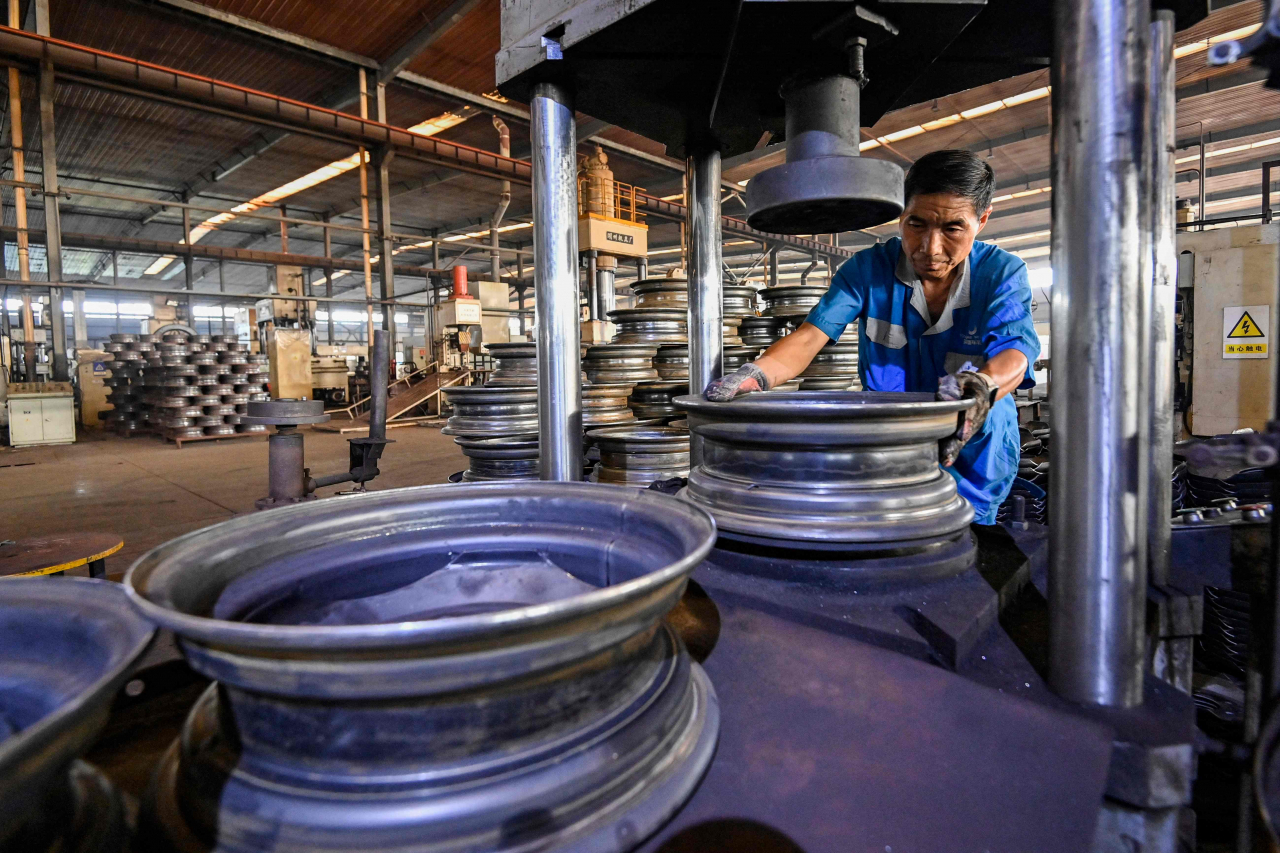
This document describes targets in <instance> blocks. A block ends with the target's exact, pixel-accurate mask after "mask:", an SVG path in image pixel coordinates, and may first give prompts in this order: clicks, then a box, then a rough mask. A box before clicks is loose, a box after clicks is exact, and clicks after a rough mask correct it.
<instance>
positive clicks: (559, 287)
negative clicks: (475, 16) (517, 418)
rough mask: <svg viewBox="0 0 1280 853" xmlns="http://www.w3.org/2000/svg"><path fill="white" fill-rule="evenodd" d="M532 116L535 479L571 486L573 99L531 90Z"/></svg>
mask: <svg viewBox="0 0 1280 853" xmlns="http://www.w3.org/2000/svg"><path fill="white" fill-rule="evenodd" d="M529 113H530V140H531V143H532V147H533V158H532V159H533V221H534V228H533V238H534V289H533V295H534V305H535V308H536V311H537V315H536V316H537V324H538V325H537V352H538V444H539V448H540V459H541V471H540V476H541V478H542V479H543V480H565V481H575V480H581V479H582V379H581V371H582V365H581V355H580V352H579V349H578V346H579V344H578V342H579V326H578V317H579V313H578V182H577V171H578V164H577V157H576V151H577V138H576V137H577V127H576V125H575V124H574V116H573V101H572V97H571V95H570V93H569V91H568V90H567V89H566V88H564V87H563V86H560V85H557V84H555V83H539V84H537V85H535V86H534V89H533V100H532V103H530V105H529Z"/></svg>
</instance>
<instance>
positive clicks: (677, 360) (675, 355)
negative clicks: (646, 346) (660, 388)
mask: <svg viewBox="0 0 1280 853" xmlns="http://www.w3.org/2000/svg"><path fill="white" fill-rule="evenodd" d="M653 367H654V369H655V370H657V371H658V376H659V378H661V379H663V380H665V381H668V382H671V381H674V380H677V379H683V380H684V381H685V382H686V383H688V381H689V345H688V344H666V345H664V346H660V347H658V351H657V353H656V354H655V355H654V357H653Z"/></svg>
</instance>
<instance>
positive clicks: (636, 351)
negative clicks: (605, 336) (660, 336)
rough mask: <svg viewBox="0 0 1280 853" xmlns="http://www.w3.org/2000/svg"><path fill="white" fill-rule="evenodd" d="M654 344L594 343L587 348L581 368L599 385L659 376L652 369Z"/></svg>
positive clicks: (643, 379)
mask: <svg viewBox="0 0 1280 853" xmlns="http://www.w3.org/2000/svg"><path fill="white" fill-rule="evenodd" d="M657 351H658V348H657V346H656V345H654V344H597V345H595V346H593V347H591V348H590V349H588V350H587V354H586V355H585V356H584V357H583V359H582V369H583V371H584V372H585V373H586V374H587V379H588V380H590V381H591V382H593V383H595V384H599V385H605V384H610V383H625V382H633V383H634V382H645V381H648V380H653V379H657V378H658V371H656V370H654V369H653V356H654V354H655V353H657Z"/></svg>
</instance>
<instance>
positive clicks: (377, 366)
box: [369, 329, 391, 438]
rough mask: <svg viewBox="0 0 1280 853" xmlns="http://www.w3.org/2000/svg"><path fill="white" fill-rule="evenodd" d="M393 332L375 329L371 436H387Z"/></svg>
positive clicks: (372, 356)
mask: <svg viewBox="0 0 1280 853" xmlns="http://www.w3.org/2000/svg"><path fill="white" fill-rule="evenodd" d="M390 340H391V333H390V332H388V331H386V330H384V329H374V331H373V350H372V352H370V354H369V356H370V361H369V438H386V437H387V371H388V369H389V367H390V363H391V347H390V343H389V342H390Z"/></svg>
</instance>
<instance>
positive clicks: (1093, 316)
mask: <svg viewBox="0 0 1280 853" xmlns="http://www.w3.org/2000/svg"><path fill="white" fill-rule="evenodd" d="M1148 8H1149V7H1148V4H1147V3H1146V2H1143V0H1071V2H1061V3H1057V4H1055V11H1054V15H1055V41H1056V44H1057V47H1058V53H1057V55H1056V56H1055V57H1054V64H1053V128H1054V131H1053V134H1054V135H1053V151H1054V162H1053V172H1054V175H1053V187H1054V193H1053V272H1054V282H1055V287H1054V288H1053V305H1052V312H1053V314H1052V319H1053V329H1054V331H1055V332H1056V334H1055V339H1054V362H1055V363H1054V367H1055V371H1054V393H1053V400H1054V407H1055V429H1054V454H1055V456H1056V457H1057V458H1058V459H1060V460H1069V461H1070V465H1071V474H1070V476H1063V477H1054V478H1053V480H1052V483H1051V489H1052V494H1051V497H1050V501H1049V504H1050V506H1049V509H1050V524H1049V529H1050V536H1051V542H1050V561H1051V562H1050V566H1049V613H1050V660H1049V681H1050V684H1051V686H1052V687H1053V689H1054V690H1055V691H1056V692H1057V693H1059V694H1060V695H1062V696H1063V697H1065V698H1067V699H1070V700H1072V701H1075V702H1080V703H1086V704H1097V705H1106V706H1114V707H1132V706H1134V705H1137V704H1139V703H1140V702H1141V701H1142V683H1143V616H1144V613H1145V603H1146V584H1147V579H1146V564H1145V553H1144V552H1145V550H1146V530H1145V528H1144V527H1143V526H1142V525H1141V521H1142V518H1143V517H1144V516H1145V507H1144V501H1145V500H1146V495H1145V493H1144V490H1143V486H1144V483H1143V478H1142V476H1141V475H1140V469H1142V468H1143V467H1144V466H1143V465H1142V464H1141V462H1140V459H1141V460H1143V461H1145V456H1144V455H1143V454H1144V453H1145V451H1144V450H1143V449H1142V448H1141V446H1140V442H1139V419H1140V418H1143V417H1145V416H1146V413H1147V401H1146V400H1145V399H1143V397H1142V396H1141V392H1142V390H1143V389H1144V388H1145V386H1146V384H1147V383H1146V382H1145V381H1144V380H1143V378H1142V367H1143V365H1144V364H1145V362H1144V360H1143V358H1142V354H1141V352H1140V345H1141V342H1142V340H1143V335H1142V315H1141V311H1140V305H1141V291H1142V282H1141V280H1140V267H1141V266H1142V265H1141V263H1140V254H1141V252H1140V249H1139V239H1138V237H1139V208H1140V206H1141V205H1142V202H1143V200H1142V199H1141V197H1140V196H1141V194H1140V191H1139V164H1140V162H1141V155H1142V150H1143V147H1142V133H1141V131H1142V124H1143V114H1144V113H1143V111H1144V109H1145V104H1144V100H1145V98H1144V92H1145V89H1146V85H1145V76H1144V74H1143V69H1144V63H1143V55H1144V54H1143V51H1144V48H1145V40H1146V36H1147V29H1148V21H1149V18H1148Z"/></svg>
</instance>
